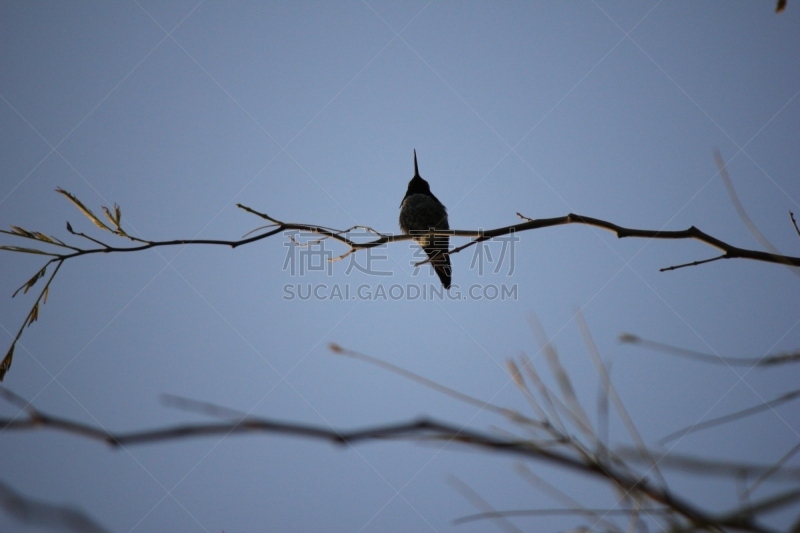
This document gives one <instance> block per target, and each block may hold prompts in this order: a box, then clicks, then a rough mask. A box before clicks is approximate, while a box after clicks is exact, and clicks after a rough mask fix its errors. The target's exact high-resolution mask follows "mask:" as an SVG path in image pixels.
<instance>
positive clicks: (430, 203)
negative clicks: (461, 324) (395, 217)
mask: <svg viewBox="0 0 800 533" xmlns="http://www.w3.org/2000/svg"><path fill="white" fill-rule="evenodd" d="M400 229H401V230H402V231H403V233H410V234H412V235H414V234H418V233H420V232H428V231H431V230H448V229H450V226H449V225H448V223H447V208H445V206H444V204H442V202H440V201H439V199H438V198H436V197H435V196H434V195H433V193H432V192H431V187H430V185H428V182H427V181H425V180H424V179H422V177H421V176H420V175H419V168H418V167H417V151H416V150H414V177H413V178H411V181H409V182H408V190H407V191H406V195H405V196H404V197H403V201H402V203H401V204H400ZM414 241H415V242H417V243H418V244H419V245H420V246H421V247H422V249H423V250H425V253H426V254H428V257H429V258H430V262H431V265H432V266H433V269H434V271H435V272H436V275H437V276H439V279H440V280H442V285H444V288H445V289H449V288H450V280H451V278H452V268H451V267H450V254H449V253H448V250H449V249H450V237H448V236H446V235H444V236H441V237H440V236H436V237H431V236H429V235H421V236H419V237H414Z"/></svg>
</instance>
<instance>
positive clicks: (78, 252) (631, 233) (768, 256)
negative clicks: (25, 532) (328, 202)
mask: <svg viewBox="0 0 800 533" xmlns="http://www.w3.org/2000/svg"><path fill="white" fill-rule="evenodd" d="M721 168H722V170H724V166H723V167H721ZM725 175H727V174H725ZM56 192H58V193H59V194H61V195H63V196H64V197H65V198H67V199H68V200H69V201H70V202H72V204H73V205H74V206H75V207H76V208H77V209H78V210H79V211H80V212H81V213H82V214H83V215H84V216H86V217H87V218H88V219H89V220H91V221H92V223H93V224H94V225H95V226H96V227H97V228H99V229H101V230H103V231H108V232H110V233H112V234H113V235H115V236H117V237H121V238H124V239H127V240H129V241H131V242H132V243H134V244H133V245H131V246H112V245H110V244H108V243H106V242H104V241H102V240H100V239H96V238H94V237H91V236H89V235H87V234H85V233H82V232H78V231H75V230H74V229H73V228H72V225H71V224H70V223H69V222H67V231H68V232H69V233H70V234H71V235H74V236H76V237H81V238H83V239H86V240H88V241H89V242H91V243H92V244H94V245H96V247H89V248H81V247H79V246H74V245H70V244H66V243H65V242H63V241H61V240H60V239H58V238H56V237H53V236H49V235H45V234H44V233H41V232H36V231H28V230H26V229H24V228H21V227H19V226H11V231H7V230H0V233H2V234H6V235H10V236H13V237H18V238H23V239H28V240H34V241H36V242H37V243H38V244H39V245H40V246H43V247H47V246H50V247H54V248H55V251H48V250H46V249H40V248H30V247H20V246H11V245H3V246H0V250H6V251H10V252H18V253H26V254H36V255H43V256H46V257H50V259H49V260H48V261H47V262H46V263H45V264H44V266H43V267H42V268H41V269H40V270H39V271H38V272H37V274H36V275H34V276H33V277H32V278H31V279H30V280H29V281H28V282H26V283H25V284H24V285H23V286H22V287H21V288H20V289H22V288H24V292H27V291H28V290H29V289H30V288H31V287H33V285H34V284H35V283H36V282H37V281H38V280H39V279H40V278H41V277H42V276H43V275H44V273H45V272H46V270H47V268H48V267H49V266H50V265H51V264H53V263H55V265H56V267H55V269H54V271H53V274H52V275H51V276H50V278H49V279H48V281H47V284H46V285H45V288H44V289H43V290H42V292H41V293H40V294H39V298H37V300H36V302H35V303H34V305H33V307H32V308H31V310H30V312H29V313H28V316H27V318H26V319H25V321H24V322H23V324H22V326H21V327H20V330H19V332H18V333H17V335H16V337H15V338H14V340H13V341H12V343H11V346H10V348H9V350H8V352H7V353H6V356H5V357H4V359H3V360H2V362H0V381H2V380H3V378H4V377H5V374H6V372H8V370H9V369H10V367H11V361H12V358H13V355H14V346H15V345H16V343H17V341H18V340H19V338H20V336H21V335H22V331H23V330H24V328H25V326H30V325H31V324H32V323H33V322H35V321H36V318H37V317H38V314H39V305H40V303H42V299H43V298H45V299H46V296H47V290H48V289H49V287H50V283H51V282H52V281H53V278H54V277H55V274H56V272H58V269H59V268H60V267H61V265H62V264H63V263H64V262H66V261H69V260H70V259H74V258H76V257H82V256H87V255H94V254H111V253H131V252H141V251H144V250H150V249H154V248H161V247H166V246H186V245H201V244H202V245H215V246H229V247H231V248H237V247H239V246H243V245H245V244H250V243H254V242H258V241H260V240H263V239H267V238H269V237H272V236H274V235H277V234H279V233H285V232H292V231H302V232H307V233H311V234H315V235H319V236H320V237H319V239H317V240H316V241H311V242H312V243H315V242H320V241H322V240H326V239H330V240H333V241H337V242H340V243H342V244H343V245H345V246H346V247H347V251H345V252H344V253H342V254H341V255H339V256H337V257H335V258H332V259H331V261H338V260H340V259H342V258H344V257H347V256H348V255H350V254H353V253H355V252H357V251H359V250H365V249H369V248H375V247H377V246H382V245H385V244H389V243H393V242H401V241H408V240H411V239H413V238H414V237H415V236H412V235H408V234H400V235H394V234H391V233H380V232H378V231H375V230H374V229H372V228H370V227H368V226H354V227H351V228H348V229H346V230H337V229H333V228H329V227H326V226H319V225H314V224H297V223H292V222H284V221H281V220H278V219H276V218H274V217H272V216H270V215H268V214H266V213H261V212H259V211H257V210H255V209H253V208H251V207H247V206H245V205H242V204H237V207H239V208H240V209H242V210H243V211H245V212H247V213H250V214H252V215H255V216H257V217H259V218H262V219H264V220H266V221H267V222H269V224H268V225H267V226H264V227H262V228H258V229H257V230H255V231H257V232H260V233H257V234H256V235H252V236H245V237H244V238H241V239H236V240H220V239H172V240H165V241H149V240H146V239H142V238H139V237H134V236H132V235H130V234H129V233H128V232H127V231H125V229H124V228H123V227H122V210H121V209H120V207H119V206H118V205H116V204H115V205H114V207H113V208H109V207H105V206H103V208H102V209H103V213H104V215H105V218H106V219H107V221H103V220H101V218H100V217H98V216H97V215H95V214H94V213H93V212H92V211H91V210H90V209H89V208H87V207H86V206H85V205H84V204H83V203H82V202H81V201H80V200H79V199H78V198H77V197H76V196H75V195H73V194H71V193H69V192H67V191H65V190H63V189H60V188H59V189H56ZM517 215H518V216H519V217H520V218H522V219H523V220H525V222H523V223H521V224H514V225H512V226H505V227H502V228H496V229H491V230H484V229H478V230H446V231H431V232H429V233H428V235H429V236H430V237H432V238H433V237H436V236H450V237H462V238H467V239H471V240H470V241H469V242H468V243H466V244H464V245H462V246H458V247H455V248H454V249H453V250H451V251H450V254H456V253H458V252H460V251H462V250H464V249H466V248H468V247H470V246H473V245H475V244H477V243H479V242H483V241H487V240H490V239H492V238H495V237H501V236H503V235H509V234H514V233H518V232H522V231H530V230H536V229H542V228H548V227H553V226H562V225H566V224H583V225H587V226H594V227H597V228H602V229H605V230H608V231H611V232H613V233H615V234H616V235H617V237H618V238H620V239H623V238H647V239H694V240H698V241H700V242H703V243H705V244H707V245H709V246H711V247H713V248H716V249H718V250H721V251H722V252H723V254H722V255H719V256H717V257H714V258H711V259H703V260H699V261H694V262H692V263H686V264H682V265H675V266H670V267H666V268H662V269H661V271H662V272H664V271H667V270H676V269H679V268H684V267H688V266H697V265H701V264H705V263H710V262H712V261H718V260H720V259H736V258H739V259H752V260H755V261H762V262H767V263H775V264H781V265H788V266H791V267H798V266H800V257H792V256H788V255H781V254H778V253H772V252H761V251H758V250H748V249H745V248H739V247H737V246H733V245H731V244H728V243H726V242H724V241H721V240H719V239H717V238H715V237H712V236H711V235H708V234H707V233H704V232H703V231H700V230H699V229H697V228H695V227H694V226H692V227H690V228H689V229H685V230H678V231H663V230H643V229H634V228H626V227H623V226H619V225H617V224H614V223H612V222H608V221H605V220H600V219H597V218H591V217H587V216H583V215H576V214H573V213H570V214H568V215H566V216H563V217H555V218H544V219H532V218H529V217H526V216H523V215H521V214H519V213H517ZM262 230H263V231H262ZM355 230H362V231H366V232H367V234H370V235H374V236H375V238H373V239H371V240H368V241H365V242H360V241H357V240H354V239H353V238H352V235H351V234H352V233H353V232H354V231H355ZM250 233H253V232H250ZM250 233H249V234H248V235H250ZM416 236H419V235H416ZM290 238H291V239H294V237H293V236H290ZM308 244H310V243H306V245H308ZM428 261H429V259H428V260H424V261H420V262H418V263H417V266H419V265H422V264H424V263H426V262H428ZM17 292H19V290H18V291H17ZM14 294H16V293H14Z"/></svg>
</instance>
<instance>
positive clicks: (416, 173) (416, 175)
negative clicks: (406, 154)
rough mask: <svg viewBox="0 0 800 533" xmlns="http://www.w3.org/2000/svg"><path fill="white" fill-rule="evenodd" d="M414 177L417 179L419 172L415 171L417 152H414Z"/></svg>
mask: <svg viewBox="0 0 800 533" xmlns="http://www.w3.org/2000/svg"><path fill="white" fill-rule="evenodd" d="M414 177H415V178H419V177H420V175H419V170H418V169H417V151H416V150H414Z"/></svg>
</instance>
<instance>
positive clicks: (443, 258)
mask: <svg viewBox="0 0 800 533" xmlns="http://www.w3.org/2000/svg"><path fill="white" fill-rule="evenodd" d="M436 252H437V253H436V255H435V256H434V257H433V258H432V259H431V264H432V265H433V270H434V271H436V275H437V276H439V279H440V280H441V281H442V285H444V288H445V289H449V288H450V282H451V281H452V279H453V269H452V267H451V266H450V254H448V253H447V252H442V251H441V250H436Z"/></svg>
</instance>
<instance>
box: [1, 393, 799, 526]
mask: <svg viewBox="0 0 800 533" xmlns="http://www.w3.org/2000/svg"><path fill="white" fill-rule="evenodd" d="M0 393H2V396H3V397H4V398H5V399H6V400H7V401H9V402H11V403H13V404H15V405H18V406H20V407H23V408H24V410H25V412H26V413H27V415H28V416H27V417H21V416H15V417H11V418H0V432H3V431H29V430H34V429H40V428H47V429H53V430H57V431H62V432H65V433H70V434H73V435H77V436H81V437H86V438H90V439H94V440H98V441H101V442H104V443H106V444H108V445H110V446H112V447H115V448H118V447H123V446H132V445H141V444H156V443H161V442H172V441H177V440H181V439H186V438H200V437H208V436H213V435H234V434H254V433H267V434H272V433H274V434H279V435H286V436H293V437H301V438H307V439H317V440H324V441H328V442H331V443H333V444H338V445H351V446H352V445H355V444H359V443H363V442H366V441H374V440H401V439H412V440H415V441H420V442H431V441H435V442H440V443H444V444H450V443H459V444H463V445H466V446H469V447H474V448H481V449H485V450H490V451H493V452H499V453H505V454H511V455H514V456H517V457H521V458H525V459H535V460H539V461H543V462H545V463H549V464H551V465H554V466H557V467H562V468H566V469H568V470H572V471H576V472H579V473H582V474H585V475H589V476H591V477H597V478H602V479H605V480H606V481H609V482H611V483H612V484H613V485H614V486H616V487H618V488H619V489H620V490H622V491H624V492H625V493H629V494H636V495H639V496H641V497H644V498H646V499H648V500H649V501H650V502H651V503H652V504H653V505H656V507H655V508H653V509H648V510H647V512H648V513H653V514H663V513H665V512H671V513H676V514H677V515H680V516H682V517H683V518H684V519H685V520H687V521H688V523H689V524H691V525H692V527H696V528H719V527H724V528H731V529H737V530H743V531H754V532H765V531H769V530H768V529H765V528H764V527H762V526H760V525H759V524H757V523H756V521H755V517H756V513H757V512H760V511H762V510H765V509H772V508H775V507H781V506H785V505H789V504H791V503H794V502H796V501H798V500H799V499H800V491H789V492H786V493H784V494H782V495H780V497H773V498H770V499H768V500H765V501H764V502H759V503H756V504H751V505H750V506H749V507H748V508H746V509H737V510H736V511H734V512H731V513H728V514H723V515H716V514H710V513H707V512H705V511H703V510H702V509H700V508H698V507H696V506H695V505H694V504H692V503H690V502H689V501H688V500H684V499H682V498H680V497H679V496H677V495H676V494H673V493H672V492H670V491H669V490H667V489H666V488H663V487H659V486H656V485H655V484H654V483H652V482H651V481H649V480H648V479H647V478H646V477H644V476H636V475H632V474H631V473H629V472H628V471H626V469H625V468H622V467H621V465H618V464H614V463H613V462H612V461H606V460H603V459H601V458H599V457H586V456H578V455H573V454H568V453H565V452H563V451H560V450H556V449H554V448H553V447H551V446H549V445H540V444H539V443H537V442H535V441H533V440H528V439H513V438H509V437H499V436H495V435H491V434H488V433H484V432H480V431H476V430H472V429H469V428H465V427H462V426H457V425H454V424H449V423H446V422H441V421H437V420H433V419H427V418H422V419H418V420H413V421H409V422H399V423H395V424H385V425H379V426H373V427H367V428H362V429H356V430H337V429H331V428H329V427H328V426H314V425H309V424H300V423H294V422H285V421H279V420H271V419H264V418H257V417H250V416H248V417H240V418H238V419H234V420H229V421H225V422H216V423H205V424H184V425H176V426H169V427H164V428H158V429H150V430H143V431H132V432H119V433H114V432H109V431H107V430H105V429H103V428H100V427H97V426H93V425H90V424H85V423H82V422H78V421H74V420H69V419H66V418H62V417H59V416H55V415H51V414H47V413H44V412H41V411H39V410H38V409H35V408H34V407H33V406H31V405H30V403H28V402H27V401H25V400H24V399H22V398H20V397H19V396H17V395H16V394H14V393H12V392H10V391H9V390H7V389H3V388H0ZM631 512H633V510H632V511H631Z"/></svg>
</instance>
